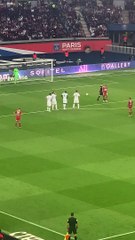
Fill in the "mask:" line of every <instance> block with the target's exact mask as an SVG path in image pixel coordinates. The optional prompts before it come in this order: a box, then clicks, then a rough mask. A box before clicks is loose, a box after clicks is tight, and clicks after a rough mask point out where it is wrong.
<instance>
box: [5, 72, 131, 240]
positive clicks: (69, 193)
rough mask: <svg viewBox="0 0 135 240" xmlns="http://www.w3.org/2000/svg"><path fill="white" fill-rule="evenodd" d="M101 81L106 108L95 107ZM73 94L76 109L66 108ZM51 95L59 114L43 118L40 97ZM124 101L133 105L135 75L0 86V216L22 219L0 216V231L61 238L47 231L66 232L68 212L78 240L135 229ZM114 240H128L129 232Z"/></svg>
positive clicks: (47, 239) (54, 239)
mask: <svg viewBox="0 0 135 240" xmlns="http://www.w3.org/2000/svg"><path fill="white" fill-rule="evenodd" d="M59 80H61V81H59ZM62 80H63V81H62ZM102 83H106V84H107V85H108V89H109V103H102V101H101V100H100V102H99V103H97V102H96V98H97V95H98V89H99V86H100V84H102ZM76 89H78V91H79V92H80V94H81V97H80V105H81V109H80V110H72V109H71V108H72V101H73V97H72V95H73V92H74V91H75V90H76ZM51 90H55V91H56V93H57V95H58V107H59V111H54V112H51V113H48V112H46V111H45V110H46V100H45V97H46V95H47V94H48V93H49V92H50V91H51ZM63 90H67V91H68V93H69V106H68V107H69V109H68V110H67V111H63V110H62V101H61V93H62V91H63ZM86 93H89V95H88V96H86ZM130 96H131V97H132V98H133V99H135V73H134V72H122V71H118V72H116V71H115V72H111V74H110V73H109V72H108V73H107V72H106V74H105V75H99V76H98V75H96V74H95V75H92V76H91V75H87V76H83V75H80V77H79V76H76V77H75V76H74V77H73V78H71V77H70V76H69V77H68V78H67V77H65V78H64V77H63V78H56V79H55V81H54V83H49V82H48V83H43V81H42V82H40V81H39V82H38V81H36V82H31V83H20V84H18V85H14V84H11V85H5V84H4V85H2V86H0V189H1V191H0V196H1V197H0V211H3V212H6V213H8V214H9V215H10V214H11V215H13V216H15V217H17V218H21V219H24V220H26V221H25V222H24V221H23V220H19V219H16V218H14V217H11V216H9V215H6V214H4V213H2V212H0V226H1V228H2V229H5V230H6V231H8V232H17V231H27V232H29V233H32V234H34V235H36V236H39V237H41V238H43V239H45V240H61V239H62V240H63V236H60V235H58V234H57V233H55V232H51V231H48V230H47V229H45V228H49V229H52V230H54V231H56V232H58V233H62V234H65V233H66V220H67V218H68V216H69V214H70V213H71V212H72V211H74V212H75V215H76V216H77V218H78V221H79V229H78V239H79V240H84V239H88V240H98V239H102V238H105V237H108V236H112V235H117V234H121V233H126V232H132V231H135V211H134V209H135V116H133V117H132V118H129V117H128V111H127V101H128V98H129V97H130ZM17 107H21V109H22V111H23V112H24V113H27V114H24V115H23V119H22V123H23V127H22V128H21V129H17V128H15V126H14V123H15V119H14V116H13V114H12V113H13V112H14V111H15V109H16V108H17ZM27 221H28V222H30V223H28V222H27ZM34 224H36V225H38V226H36V225H34ZM40 226H43V228H41V227H40ZM110 239H114V238H110ZM115 239H116V240H133V239H135V234H130V235H126V236H117V237H116V238H115Z"/></svg>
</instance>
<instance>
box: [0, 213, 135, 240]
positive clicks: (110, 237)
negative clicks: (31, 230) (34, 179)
mask: <svg viewBox="0 0 135 240" xmlns="http://www.w3.org/2000/svg"><path fill="white" fill-rule="evenodd" d="M0 213H1V214H3V215H6V216H8V217H10V218H14V219H16V220H18V221H21V222H24V223H27V224H29V225H32V226H35V227H37V228H40V229H44V230H46V231H48V232H52V233H54V234H57V235H59V236H62V237H64V236H65V234H62V233H60V232H57V231H55V230H53V229H50V228H47V227H44V226H41V225H39V224H36V223H33V222H31V221H28V220H26V219H23V218H20V217H17V216H15V215H12V214H9V213H7V212H4V211H1V210H0ZM134 233H135V230H134V231H130V232H125V233H120V234H115V235H111V236H108V237H104V238H99V239H97V240H109V239H115V238H118V237H122V236H127V235H131V234H134ZM72 239H73V238H72Z"/></svg>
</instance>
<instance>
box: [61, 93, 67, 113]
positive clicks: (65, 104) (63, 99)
mask: <svg viewBox="0 0 135 240" xmlns="http://www.w3.org/2000/svg"><path fill="white" fill-rule="evenodd" d="M61 97H62V102H63V109H64V110H66V109H67V103H68V93H67V91H65V92H63V93H62V94H61Z"/></svg>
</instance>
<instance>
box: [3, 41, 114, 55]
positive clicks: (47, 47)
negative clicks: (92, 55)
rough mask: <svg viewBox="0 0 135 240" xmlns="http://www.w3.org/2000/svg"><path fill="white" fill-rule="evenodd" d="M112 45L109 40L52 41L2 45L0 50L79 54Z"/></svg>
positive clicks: (26, 52)
mask: <svg viewBox="0 0 135 240" xmlns="http://www.w3.org/2000/svg"><path fill="white" fill-rule="evenodd" d="M110 44H112V42H111V40H95V39H94V40H79V41H77V40H75V41H71V40H69V41H58V42H56V41H54V42H51V41H50V42H34V43H32V42H31V43H29V42H27V43H11V44H9V43H4V44H2V45H0V49H1V50H2V49H3V50H5V51H8V50H9V51H11V52H16V53H20V54H28V53H32V52H36V53H56V52H65V51H69V52H80V51H85V50H88V51H99V50H100V49H101V48H105V47H106V45H110Z"/></svg>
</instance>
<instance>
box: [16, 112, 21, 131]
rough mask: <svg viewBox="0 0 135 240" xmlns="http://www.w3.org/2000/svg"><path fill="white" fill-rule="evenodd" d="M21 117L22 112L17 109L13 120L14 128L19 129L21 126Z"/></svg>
mask: <svg viewBox="0 0 135 240" xmlns="http://www.w3.org/2000/svg"><path fill="white" fill-rule="evenodd" d="M21 116H22V111H21V109H20V108H17V109H16V111H15V120H16V124H15V126H16V127H19V128H21V126H22V124H21Z"/></svg>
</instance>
